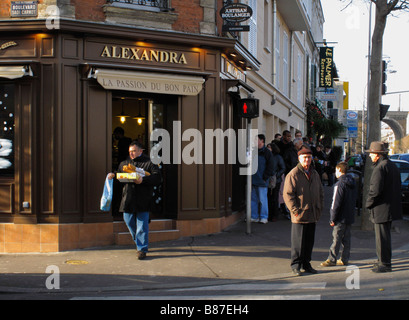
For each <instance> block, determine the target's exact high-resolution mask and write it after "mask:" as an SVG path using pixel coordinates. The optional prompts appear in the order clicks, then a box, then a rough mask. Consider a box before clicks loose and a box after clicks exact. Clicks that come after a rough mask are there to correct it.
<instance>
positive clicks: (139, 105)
mask: <svg viewBox="0 0 409 320" xmlns="http://www.w3.org/2000/svg"><path fill="white" fill-rule="evenodd" d="M177 119H178V96H172V95H162V94H155V95H151V94H144V93H132V92H122V91H118V92H115V93H113V97H112V170H113V171H118V166H119V163H120V162H121V161H123V160H125V159H126V158H127V157H128V147H129V144H130V142H131V141H133V140H138V141H139V142H141V143H142V145H143V146H144V153H145V154H146V155H148V156H149V154H150V151H151V148H152V147H153V143H152V142H151V141H150V134H151V132H152V131H153V130H155V129H159V128H161V129H165V130H167V131H168V132H169V134H170V136H171V137H172V136H173V121H176V120H177ZM171 140H172V139H171ZM159 168H160V170H161V174H162V183H161V185H160V186H157V187H154V190H153V193H154V199H153V206H152V211H151V219H164V218H168V219H175V218H176V217H177V199H178V197H177V194H178V174H177V170H178V167H177V165H173V164H165V165H164V164H160V165H159ZM121 195H122V184H121V182H119V181H117V180H115V183H114V197H113V202H112V214H113V216H114V220H121V219H122V213H121V212H119V205H120V201H121Z"/></svg>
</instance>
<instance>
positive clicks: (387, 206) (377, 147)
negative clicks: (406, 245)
mask: <svg viewBox="0 0 409 320" xmlns="http://www.w3.org/2000/svg"><path fill="white" fill-rule="evenodd" d="M366 152H368V153H369V157H370V158H371V160H372V162H373V166H374V169H373V172H372V176H371V181H370V184H369V192H368V197H367V199H366V208H367V209H368V210H369V213H370V217H371V220H372V222H373V223H374V224H375V240H376V254H377V256H378V263H376V264H375V265H374V267H373V269H372V271H373V272H376V273H379V272H390V271H392V263H391V259H392V244H391V226H392V221H393V220H399V219H402V203H401V180H400V173H399V169H398V168H397V167H396V165H395V164H394V163H393V162H392V161H390V160H389V159H388V156H387V154H388V150H387V149H386V146H385V144H384V143H383V142H381V141H374V142H372V143H371V146H370V148H369V150H366Z"/></svg>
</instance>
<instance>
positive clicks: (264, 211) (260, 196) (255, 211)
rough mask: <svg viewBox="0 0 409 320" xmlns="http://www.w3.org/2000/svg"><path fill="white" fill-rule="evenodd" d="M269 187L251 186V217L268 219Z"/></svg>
mask: <svg viewBox="0 0 409 320" xmlns="http://www.w3.org/2000/svg"><path fill="white" fill-rule="evenodd" d="M267 189H268V188H267V187H257V186H252V187H251V219H256V220H257V219H259V218H260V220H261V219H266V220H267V219H268V199H267ZM259 204H260V216H259Z"/></svg>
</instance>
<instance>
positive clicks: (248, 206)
mask: <svg viewBox="0 0 409 320" xmlns="http://www.w3.org/2000/svg"><path fill="white" fill-rule="evenodd" d="M250 128H251V119H250V118H248V119H247V128H246V131H247V132H246V133H247V142H246V155H247V188H246V220H247V234H251V166H252V163H251V162H252V161H251V160H252V155H251V152H252V150H251V141H250Z"/></svg>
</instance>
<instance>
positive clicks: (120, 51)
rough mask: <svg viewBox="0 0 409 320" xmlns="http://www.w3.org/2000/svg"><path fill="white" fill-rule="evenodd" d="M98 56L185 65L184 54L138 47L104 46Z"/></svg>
mask: <svg viewBox="0 0 409 320" xmlns="http://www.w3.org/2000/svg"><path fill="white" fill-rule="evenodd" d="M100 56H101V57H104V58H115V59H124V60H139V61H151V62H159V63H175V64H187V60H186V57H185V54H184V53H178V52H176V51H165V50H155V49H146V48H138V47H119V46H105V47H104V49H103V50H102V53H101V55H100Z"/></svg>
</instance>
